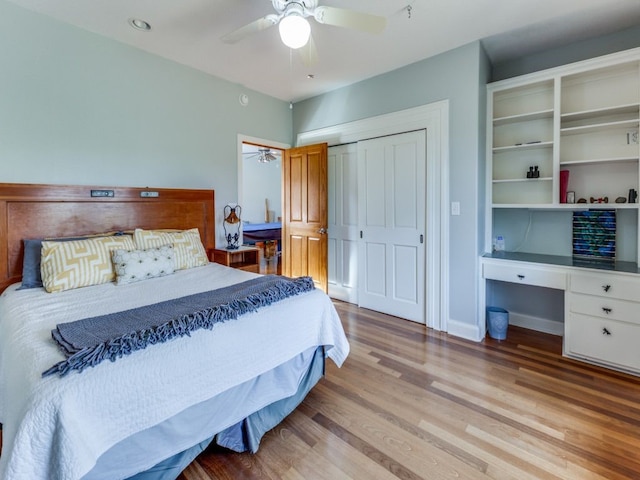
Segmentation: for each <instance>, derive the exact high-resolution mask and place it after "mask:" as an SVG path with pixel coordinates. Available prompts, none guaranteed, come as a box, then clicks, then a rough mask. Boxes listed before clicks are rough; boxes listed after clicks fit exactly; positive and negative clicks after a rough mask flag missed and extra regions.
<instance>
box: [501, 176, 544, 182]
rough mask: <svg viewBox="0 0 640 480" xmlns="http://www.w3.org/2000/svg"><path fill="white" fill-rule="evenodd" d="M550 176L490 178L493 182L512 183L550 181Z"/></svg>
mask: <svg viewBox="0 0 640 480" xmlns="http://www.w3.org/2000/svg"><path fill="white" fill-rule="evenodd" d="M552 180H553V178H552V177H539V178H504V179H500V180H492V181H493V183H512V182H551V181H552Z"/></svg>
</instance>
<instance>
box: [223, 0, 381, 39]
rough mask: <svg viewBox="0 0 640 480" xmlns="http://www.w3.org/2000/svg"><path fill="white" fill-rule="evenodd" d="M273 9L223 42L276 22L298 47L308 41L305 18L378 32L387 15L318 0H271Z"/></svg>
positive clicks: (308, 32) (286, 36)
mask: <svg viewBox="0 0 640 480" xmlns="http://www.w3.org/2000/svg"><path fill="white" fill-rule="evenodd" d="M271 3H272V4H273V8H274V10H275V11H276V13H272V14H269V15H266V16H264V17H262V18H259V19H257V20H255V21H253V22H251V23H249V24H248V25H245V26H243V27H240V28H238V29H237V30H234V31H233V32H230V33H228V34H226V35H224V36H223V37H222V41H223V42H225V43H236V42H239V41H240V40H242V39H243V38H245V37H248V36H249V35H252V34H254V33H257V32H259V31H261V30H265V29H267V28H269V27H272V26H274V25H276V24H278V28H279V30H280V38H281V39H282V42H283V43H284V44H285V45H287V46H288V47H290V48H294V49H296V48H300V47H303V46H305V45H306V44H307V42H308V41H309V37H310V35H311V26H310V25H309V22H308V20H307V18H308V17H313V18H314V19H315V21H316V22H318V23H322V24H325V25H334V26H336V27H345V28H353V29H356V30H361V31H364V32H368V33H381V32H382V31H383V30H384V28H385V26H386V24H387V19H386V18H384V17H380V16H377V15H371V14H368V13H363V12H356V11H354V10H347V9H344V8H337V7H328V6H319V5H318V0H271Z"/></svg>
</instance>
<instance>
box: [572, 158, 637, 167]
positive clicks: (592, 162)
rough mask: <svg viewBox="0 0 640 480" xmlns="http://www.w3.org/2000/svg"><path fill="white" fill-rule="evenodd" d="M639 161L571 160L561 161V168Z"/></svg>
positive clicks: (634, 160)
mask: <svg viewBox="0 0 640 480" xmlns="http://www.w3.org/2000/svg"><path fill="white" fill-rule="evenodd" d="M639 160H640V157H615V158H594V159H589V160H571V161H567V162H563V161H560V166H561V167H570V166H572V165H598V164H602V163H633V162H637V161H639Z"/></svg>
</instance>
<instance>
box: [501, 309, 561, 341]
mask: <svg viewBox="0 0 640 480" xmlns="http://www.w3.org/2000/svg"><path fill="white" fill-rule="evenodd" d="M509 325H515V326H516V327H522V328H528V329H529V330H535V331H537V332H544V333H550V334H552V335H558V336H560V337H561V336H562V335H563V334H564V323H563V322H556V321H553V320H547V319H546V318H540V317H532V316H530V315H522V314H521V313H513V312H509Z"/></svg>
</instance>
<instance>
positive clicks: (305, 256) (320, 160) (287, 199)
mask: <svg viewBox="0 0 640 480" xmlns="http://www.w3.org/2000/svg"><path fill="white" fill-rule="evenodd" d="M282 175H283V182H282V183H283V195H284V198H283V202H282V205H283V212H282V214H283V215H282V217H283V218H282V239H283V247H282V252H283V263H282V273H283V274H284V275H286V276H288V277H299V276H303V275H309V276H310V277H312V278H313V281H314V283H315V285H316V287H317V288H319V289H321V290H323V291H325V292H326V291H327V279H328V275H327V263H328V260H327V226H328V219H327V144H326V143H322V144H318V145H309V146H306V147H297V148H292V149H289V150H285V152H284V159H283V162H282Z"/></svg>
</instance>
